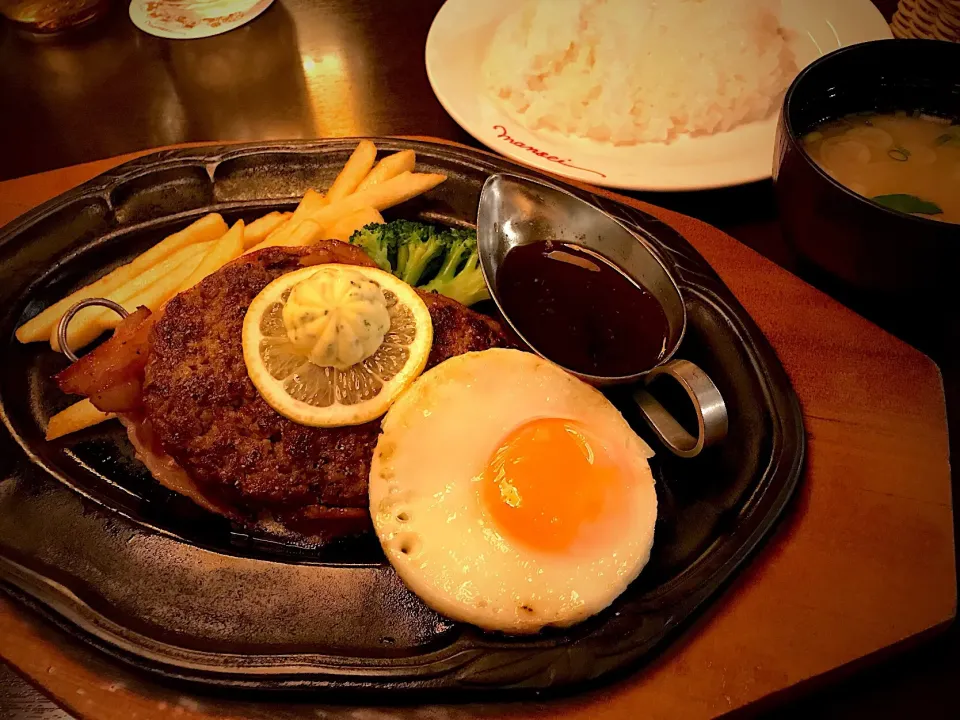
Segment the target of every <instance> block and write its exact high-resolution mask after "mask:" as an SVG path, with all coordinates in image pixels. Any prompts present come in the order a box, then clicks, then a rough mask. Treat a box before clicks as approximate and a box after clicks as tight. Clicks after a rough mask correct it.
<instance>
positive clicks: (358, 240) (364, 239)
mask: <svg viewBox="0 0 960 720" xmlns="http://www.w3.org/2000/svg"><path fill="white" fill-rule="evenodd" d="M389 228H390V226H389V225H384V224H382V223H379V224H378V223H371V224H369V225H364V226H363V227H362V228H360V229H359V230H357V231H356V232H355V233H353V235H351V236H350V244H351V245H356V246H358V247H360V248H361V249H362V250H363V251H364V252H365V253H366V254H367V255H369V256H370V259H371V260H373V261H374V262H375V263H376V264H377V266H378V267H379V268H380V269H381V270H385V271H386V272H388V273H392V272H393V264H392V262H391V258H392V257H393V256H394V255H395V254H396V235H395V234H394V233H393V232H392V231H391V230H390V229H389Z"/></svg>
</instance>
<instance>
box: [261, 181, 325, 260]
mask: <svg viewBox="0 0 960 720" xmlns="http://www.w3.org/2000/svg"><path fill="white" fill-rule="evenodd" d="M327 204H328V200H327V199H326V198H325V197H324V196H323V195H321V194H320V193H318V192H317V191H316V190H313V189H309V190H307V192H305V193H304V194H303V198H302V199H301V200H300V204H299V205H297V208H296V210H294V211H293V214H292V215H290V214H289V213H287V214H288V215H289V217H288V218H287V220H286V222H283V223H280V224H279V225H278V226H277V227H276V228H274V230H273V231H272V232H271V233H270V234H269V235H267V237H266V238H265V239H263V240H261V241H260V242H258V243H247V247H246V251H245V252H244V255H246V254H247V253H252V252H255V251H257V250H262V249H263V248H265V247H284V246H287V245H289V242H288V240H289V238H290V235H291V234H292V233H293V231H294V230H296V229H297V226H298V225H299V224H300V223H301V222H303V221H304V220H305V219H306V218H307V217H309V215H310V213H314V212H317V211H318V210H320V209H321V208H323V207H324V206H326V205H327Z"/></svg>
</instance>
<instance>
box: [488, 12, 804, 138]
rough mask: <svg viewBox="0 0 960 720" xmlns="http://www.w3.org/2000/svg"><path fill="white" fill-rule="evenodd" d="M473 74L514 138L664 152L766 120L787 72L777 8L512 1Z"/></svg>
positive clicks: (789, 62) (790, 70)
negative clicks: (532, 133)
mask: <svg viewBox="0 0 960 720" xmlns="http://www.w3.org/2000/svg"><path fill="white" fill-rule="evenodd" d="M520 2H521V5H520V6H519V7H518V8H517V9H516V10H515V11H514V12H513V13H511V14H510V15H509V16H508V17H506V18H505V19H504V20H503V22H502V23H501V24H500V25H499V26H498V28H497V30H496V32H495V34H494V37H493V39H492V41H491V44H490V46H489V48H488V50H487V56H486V59H485V61H484V64H483V73H484V82H485V84H486V87H487V90H488V91H489V92H490V93H492V94H493V95H494V96H495V97H497V98H499V99H500V100H501V101H502V102H503V104H504V105H505V107H506V108H507V109H508V110H509V111H510V112H511V114H512V115H514V117H516V119H517V120H518V121H519V122H520V123H521V124H522V125H524V126H525V127H527V128H529V129H531V130H541V129H549V130H556V131H558V132H561V133H564V134H567V135H572V136H578V137H584V138H590V139H593V140H596V141H600V142H604V143H613V144H617V145H630V144H634V143H642V142H669V141H670V140H673V139H674V138H676V137H677V136H678V135H681V134H691V135H702V134H711V133H716V132H723V131H726V130H729V129H730V128H733V127H735V126H737V125H740V124H742V123H748V122H751V121H754V120H759V119H761V118H764V117H767V116H768V115H770V114H771V113H772V112H774V111H775V110H776V109H777V108H778V107H779V103H780V100H781V98H782V95H783V91H784V90H785V89H786V87H787V85H789V83H790V81H791V79H792V78H793V76H794V75H796V73H797V67H796V62H795V60H794V58H793V53H792V52H791V50H790V48H789V45H788V43H787V40H786V33H785V31H784V30H783V28H781V27H780V23H779V10H780V0H520Z"/></svg>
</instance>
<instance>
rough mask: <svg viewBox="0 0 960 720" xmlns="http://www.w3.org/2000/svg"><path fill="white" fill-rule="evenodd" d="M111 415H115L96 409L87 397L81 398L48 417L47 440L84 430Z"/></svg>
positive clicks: (107, 418)
mask: <svg viewBox="0 0 960 720" xmlns="http://www.w3.org/2000/svg"><path fill="white" fill-rule="evenodd" d="M113 417H116V415H114V414H113V413H105V412H102V411H100V410H97V408H96V407H94V405H93V403H92V402H90V400H89V399H84V400H81V401H80V402H78V403H74V404H73V405H71V406H70V407H68V408H67V409H66V410H61V411H60V412H58V413H57V414H56V415H54V416H53V417H52V418H50V422H49V423H47V440H56V439H57V438H60V437H63V436H64V435H69V434H70V433H75V432H77V431H79V430H85V429H86V428H88V427H93V426H94V425H97V424H98V423H102V422H103V421H104V420H109V419H110V418H113Z"/></svg>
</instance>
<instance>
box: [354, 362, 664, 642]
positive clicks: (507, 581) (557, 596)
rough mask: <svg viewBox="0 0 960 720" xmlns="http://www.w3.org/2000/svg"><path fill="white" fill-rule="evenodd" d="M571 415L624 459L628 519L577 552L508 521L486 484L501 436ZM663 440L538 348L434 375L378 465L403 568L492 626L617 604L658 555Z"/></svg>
mask: <svg viewBox="0 0 960 720" xmlns="http://www.w3.org/2000/svg"><path fill="white" fill-rule="evenodd" d="M538 418H563V419H569V420H572V421H575V422H577V423H580V424H581V425H582V426H583V427H585V428H587V429H588V430H589V432H590V434H591V436H592V439H596V440H598V441H599V442H600V443H602V444H603V446H604V448H605V449H606V451H607V452H608V454H609V455H610V456H611V457H613V458H616V459H617V462H618V465H619V467H620V469H621V473H622V479H623V482H624V483H625V486H626V489H627V492H626V500H625V503H626V505H627V508H626V513H625V517H626V518H627V520H626V521H625V522H622V527H618V528H612V530H613V532H611V533H610V537H609V539H608V540H607V541H605V542H603V543H600V544H599V545H598V544H596V543H594V544H592V545H587V546H581V547H577V548H575V549H571V551H570V552H562V553H558V552H547V551H542V550H538V549H536V548H533V547H531V546H529V545H526V544H524V543H523V542H521V541H516V540H514V539H512V538H511V537H509V536H508V535H505V534H502V533H501V532H500V531H499V530H498V528H497V525H496V523H495V521H494V520H493V519H492V518H491V517H490V516H489V514H488V513H487V511H486V509H485V507H484V505H483V502H482V501H481V497H480V479H481V477H482V475H483V471H484V468H485V467H486V464H487V462H488V460H489V458H490V456H491V454H492V453H493V451H494V450H496V449H497V447H499V445H500V444H501V443H502V442H503V440H504V438H505V437H506V436H507V435H508V434H509V433H510V432H511V431H512V430H514V429H515V428H517V427H519V426H521V425H523V424H525V423H526V422H529V421H531V420H534V419H538ZM652 455H653V452H652V451H651V450H650V448H649V447H648V446H647V445H646V444H645V443H644V442H643V441H642V440H641V439H640V438H639V437H637V435H636V434H635V433H634V432H633V430H631V428H630V426H629V425H628V424H627V423H626V421H625V420H624V419H623V417H622V416H621V415H620V413H619V412H618V411H617V409H616V408H615V407H614V406H613V405H612V404H611V403H610V402H609V401H608V400H607V399H606V398H605V397H604V396H603V395H602V394H601V393H600V392H599V391H597V390H596V389H594V388H592V387H590V386H589V385H587V384H585V383H583V382H581V381H580V380H578V379H577V378H575V377H573V376H572V375H570V374H568V373H567V372H565V371H564V370H562V369H561V368H559V367H557V366H556V365H553V364H552V363H550V362H548V361H546V360H543V359H541V358H539V357H537V356H536V355H532V354H530V353H526V352H521V351H518V350H505V349H493V350H486V351H483V352H475V353H467V354H465V355H460V356H458V357H455V358H452V359H450V360H447V361H446V362H444V363H441V364H440V365H438V366H437V367H435V368H433V369H432V370H430V371H429V372H427V373H425V374H424V375H422V376H421V377H420V378H419V379H418V380H417V381H416V382H415V383H414V384H413V385H412V386H411V387H410V389H408V390H407V391H406V392H405V393H404V394H403V395H402V396H401V397H400V399H399V400H398V401H397V402H396V403H394V405H393V406H392V407H391V409H390V410H389V412H388V413H387V415H386V417H385V418H384V420H383V434H382V435H381V436H380V439H379V441H378V443H377V447H376V450H375V452H374V456H373V463H372V466H371V471H370V514H371V516H372V518H373V524H374V528H375V530H376V532H377V536H378V537H379V539H380V543H381V545H382V546H383V549H384V552H385V553H386V555H387V558H388V559H389V560H390V563H391V564H392V565H393V567H394V568H395V569H396V571H397V573H398V575H399V576H400V578H401V579H402V580H403V582H404V583H405V584H406V585H407V586H408V587H409V588H410V589H411V590H412V591H413V592H415V593H416V594H417V595H418V596H420V598H421V599H423V600H424V602H426V603H427V604H428V605H429V606H431V607H432V608H434V609H435V610H437V611H438V612H440V613H442V614H443V615H446V616H448V617H450V618H453V619H456V620H461V621H464V622H469V623H472V624H474V625H478V626H480V627H482V628H485V629H489V630H501V631H504V632H509V633H529V632H536V631H537V630H539V629H540V628H542V627H543V626H545V625H555V626H567V625H571V624H573V623H576V622H579V621H581V620H583V619H585V618H587V617H589V616H590V615H593V614H595V613H597V612H599V611H600V610H602V609H603V608H605V607H607V606H608V605H609V604H610V603H611V602H612V601H613V600H614V599H615V598H616V597H617V596H618V595H619V594H620V593H621V592H623V590H624V589H625V588H626V587H627V585H629V584H630V583H631V582H632V581H633V580H634V579H635V578H636V577H637V575H638V574H639V573H640V571H641V570H642V569H643V567H644V565H646V563H647V561H648V560H649V558H650V551H651V548H652V547H653V531H654V524H655V522H656V517H657V497H656V492H655V490H654V482H653V476H652V474H651V472H650V466H649V464H648V462H647V459H648V458H649V457H651V456H652Z"/></svg>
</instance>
